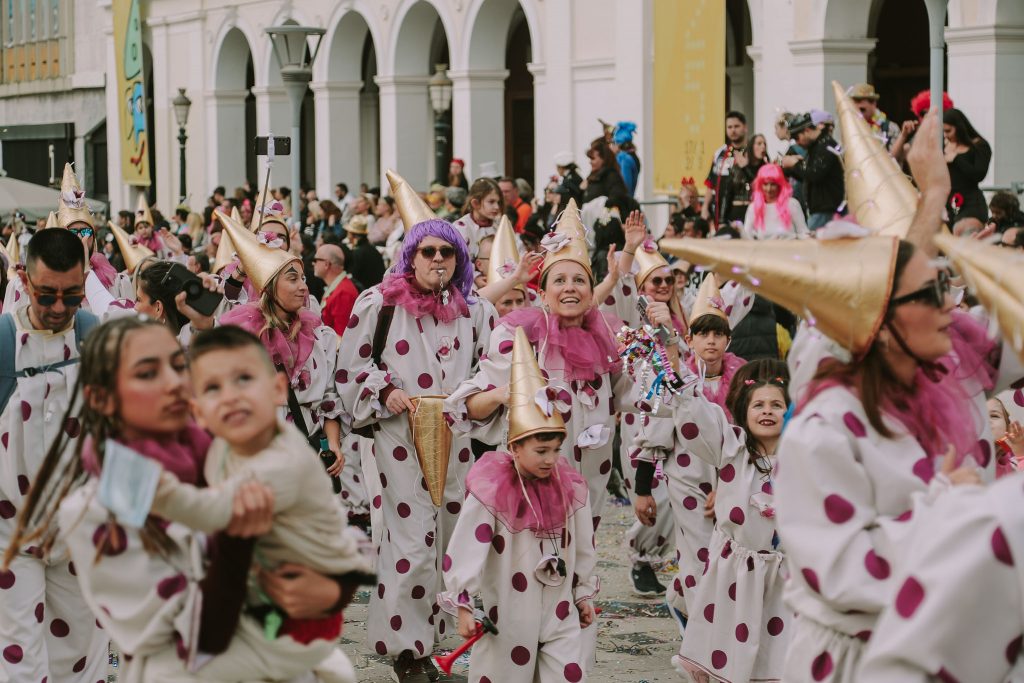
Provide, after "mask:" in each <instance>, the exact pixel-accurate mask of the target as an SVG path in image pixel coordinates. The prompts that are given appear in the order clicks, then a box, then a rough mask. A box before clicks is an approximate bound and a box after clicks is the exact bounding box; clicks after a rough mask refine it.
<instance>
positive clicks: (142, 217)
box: [135, 192, 156, 228]
mask: <svg viewBox="0 0 1024 683" xmlns="http://www.w3.org/2000/svg"><path fill="white" fill-rule="evenodd" d="M135 222H136V223H147V224H149V225H152V226H153V227H154V228H155V227H156V225H154V223H153V213H152V212H151V211H150V210H149V202H147V201H146V193H145V192H141V193H139V203H138V206H136V207H135Z"/></svg>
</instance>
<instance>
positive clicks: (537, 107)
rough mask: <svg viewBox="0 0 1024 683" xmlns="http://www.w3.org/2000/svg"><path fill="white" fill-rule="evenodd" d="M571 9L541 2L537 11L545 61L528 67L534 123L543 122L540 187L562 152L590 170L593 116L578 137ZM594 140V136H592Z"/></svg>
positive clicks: (538, 135)
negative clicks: (586, 154)
mask: <svg viewBox="0 0 1024 683" xmlns="http://www.w3.org/2000/svg"><path fill="white" fill-rule="evenodd" d="M572 6H573V3H570V2H545V3H538V5H537V7H538V9H539V10H540V11H541V12H543V13H544V16H543V17H542V18H541V21H539V22H538V23H539V25H540V27H541V30H540V34H541V35H539V36H534V37H533V39H534V41H537V42H540V41H543V44H544V51H543V53H542V54H543V55H544V61H543V62H532V63H530V64H529V65H528V66H527V68H528V69H529V70H530V73H531V74H533V102H534V105H533V106H534V120H536V121H537V122H539V123H540V122H542V123H543V125H538V126H536V127H535V129H534V147H535V149H534V159H536V162H535V168H534V173H533V177H534V178H536V179H537V183H538V185H539V184H540V182H541V181H542V179H544V178H547V177H548V176H549V175H551V173H552V171H553V169H552V157H553V156H554V155H555V154H557V153H558V152H561V151H570V152H572V153H573V155H574V156H575V159H576V163H577V164H578V165H580V168H581V169H586V168H587V163H586V161H587V160H586V158H584V156H583V150H584V149H585V148H586V142H584V140H586V141H587V142H589V139H588V138H587V136H586V133H589V132H591V131H593V130H594V129H595V128H596V126H595V125H594V123H595V122H594V121H593V116H590V121H589V123H588V127H587V129H586V133H584V132H581V133H580V135H579V136H578V139H577V135H576V131H577V126H576V102H575V94H574V92H573V77H572V41H571V40H569V39H567V36H571V35H572V33H573V29H572ZM545 112H557V115H556V116H547V115H545ZM591 137H593V136H592V135H591Z"/></svg>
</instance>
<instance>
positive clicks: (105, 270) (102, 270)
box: [89, 251, 117, 289]
mask: <svg viewBox="0 0 1024 683" xmlns="http://www.w3.org/2000/svg"><path fill="white" fill-rule="evenodd" d="M89 267H90V268H92V272H94V273H96V277H98V278H99V279H100V283H102V284H103V286H104V287H106V288H107V289H110V287H111V286H112V285H113V284H114V279H115V278H116V277H117V270H115V269H114V266H112V265H110V261H108V260H107V257H106V256H104V255H103V254H101V253H99V252H98V251H97V252H93V255H92V256H90V257H89Z"/></svg>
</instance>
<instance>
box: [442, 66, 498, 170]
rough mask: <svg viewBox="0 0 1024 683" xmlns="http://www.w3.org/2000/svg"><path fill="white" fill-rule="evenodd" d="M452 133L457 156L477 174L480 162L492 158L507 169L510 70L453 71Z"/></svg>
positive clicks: (450, 75) (451, 73) (450, 73)
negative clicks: (508, 83)
mask: <svg viewBox="0 0 1024 683" xmlns="http://www.w3.org/2000/svg"><path fill="white" fill-rule="evenodd" d="M448 77H449V78H450V79H451V80H452V134H453V136H454V145H453V150H454V153H455V156H457V157H460V158H462V159H463V160H464V161H465V162H466V170H467V173H466V175H467V176H468V177H476V175H477V171H478V169H479V167H480V164H482V163H484V162H487V161H493V162H495V164H496V165H497V168H498V169H499V170H500V171H501V172H502V173H504V172H505V170H506V169H505V79H507V78H508V71H507V70H505V69H501V70H499V71H451V72H448Z"/></svg>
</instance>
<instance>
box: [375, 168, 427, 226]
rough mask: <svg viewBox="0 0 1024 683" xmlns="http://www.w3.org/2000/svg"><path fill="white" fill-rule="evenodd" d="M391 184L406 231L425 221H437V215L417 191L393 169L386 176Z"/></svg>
mask: <svg viewBox="0 0 1024 683" xmlns="http://www.w3.org/2000/svg"><path fill="white" fill-rule="evenodd" d="M384 175H385V176H387V179H388V182H389V183H390V184H391V194H392V196H394V198H395V205H396V206H397V207H398V214H399V215H400V216H401V217H402V225H404V226H405V229H406V231H408V230H412V226H414V225H416V224H417V223H422V222H423V221H432V220H437V214H435V213H434V212H433V211H431V210H430V207H429V206H427V203H426V202H425V201H423V199H422V198H421V197H420V196H419V195H418V194H416V191H415V190H413V189H412V187H410V186H409V183H407V182H406V180H405V178H403V177H402V176H400V175H398V174H397V173H395V172H394V171H392V170H391V169H388V171H387V172H386V173H385V174H384Z"/></svg>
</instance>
